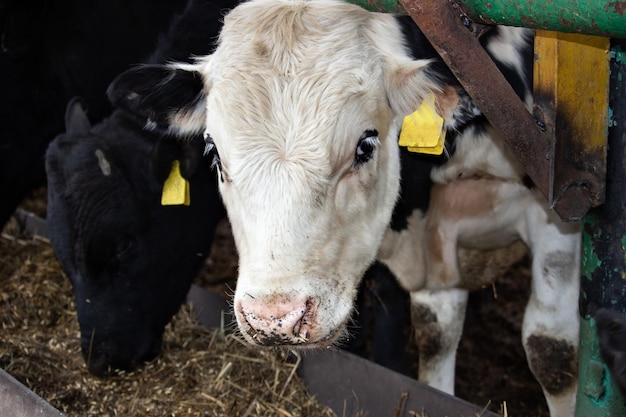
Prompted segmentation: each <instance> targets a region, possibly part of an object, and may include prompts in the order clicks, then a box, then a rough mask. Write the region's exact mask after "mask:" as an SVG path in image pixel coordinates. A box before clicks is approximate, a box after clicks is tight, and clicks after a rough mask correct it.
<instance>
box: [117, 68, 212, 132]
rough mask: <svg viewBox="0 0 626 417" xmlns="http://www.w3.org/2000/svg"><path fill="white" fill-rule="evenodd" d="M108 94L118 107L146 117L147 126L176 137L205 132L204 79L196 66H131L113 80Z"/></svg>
mask: <svg viewBox="0 0 626 417" xmlns="http://www.w3.org/2000/svg"><path fill="white" fill-rule="evenodd" d="M107 95H108V97H109V100H110V101H111V103H112V104H113V105H114V106H117V107H120V108H122V109H125V110H127V111H129V112H131V113H132V114H134V115H135V116H137V117H139V118H140V119H141V120H143V122H144V123H145V124H144V128H145V129H148V130H152V131H157V132H160V133H165V134H172V135H176V136H192V135H197V134H201V133H202V132H203V131H204V125H205V114H206V108H205V105H206V104H205V90H204V82H203V80H202V75H201V74H200V72H199V71H196V70H195V69H194V67H193V66H192V65H185V66H184V67H182V66H176V65H141V66H137V67H134V68H131V69H129V70H127V71H125V72H123V73H122V74H120V75H119V76H118V77H117V78H116V79H115V80H113V82H112V83H111V85H109V88H108V90H107Z"/></svg>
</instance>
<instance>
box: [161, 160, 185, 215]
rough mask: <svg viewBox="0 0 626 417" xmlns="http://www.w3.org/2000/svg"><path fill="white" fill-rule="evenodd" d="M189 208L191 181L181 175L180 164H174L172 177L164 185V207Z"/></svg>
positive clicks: (162, 198)
mask: <svg viewBox="0 0 626 417" xmlns="http://www.w3.org/2000/svg"><path fill="white" fill-rule="evenodd" d="M183 204H184V205H185V206H188V205H189V204H190V198H189V181H187V180H186V179H184V178H183V176H182V175H181V174H180V162H178V161H174V162H172V170H171V171H170V175H169V176H168V177H167V179H166V180H165V183H164V184H163V194H161V205H162V206H180V205H183Z"/></svg>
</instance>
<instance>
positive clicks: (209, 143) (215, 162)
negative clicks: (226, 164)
mask: <svg viewBox="0 0 626 417" xmlns="http://www.w3.org/2000/svg"><path fill="white" fill-rule="evenodd" d="M204 141H205V142H206V145H205V147H204V156H206V157H208V158H209V163H210V164H211V169H217V170H218V172H219V173H220V180H221V181H222V182H224V178H223V176H222V161H221V160H220V154H219V153H217V147H216V146H215V143H213V138H212V137H211V135H209V134H208V133H205V134H204Z"/></svg>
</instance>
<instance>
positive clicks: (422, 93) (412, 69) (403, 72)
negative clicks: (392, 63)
mask: <svg viewBox="0 0 626 417" xmlns="http://www.w3.org/2000/svg"><path fill="white" fill-rule="evenodd" d="M428 63H429V60H420V61H411V62H410V63H405V64H403V65H400V66H398V67H397V69H396V70H395V71H392V77H391V80H390V82H389V88H388V90H389V91H388V95H389V100H390V103H391V107H392V109H393V110H394V113H395V114H396V116H399V117H405V116H407V115H409V114H411V113H413V112H414V111H415V110H417V109H418V108H419V107H420V105H421V104H422V102H423V101H424V99H426V98H427V97H428V96H430V95H431V94H432V95H433V96H434V98H435V108H436V110H437V113H438V114H439V115H440V116H441V117H443V119H444V120H445V123H446V127H447V128H457V127H458V126H460V125H463V124H464V123H466V122H467V121H468V120H471V119H473V118H475V117H476V116H478V115H480V114H481V111H480V109H479V108H478V107H477V106H476V105H475V104H474V102H473V101H472V100H471V98H470V97H469V96H468V95H467V93H466V92H465V90H463V88H461V86H460V85H458V84H457V83H456V82H454V81H452V80H449V79H447V78H445V76H444V75H441V76H438V77H435V76H433V75H432V74H433V71H432V70H431V69H429V68H428V67H427V65H428ZM450 76H451V77H452V75H450Z"/></svg>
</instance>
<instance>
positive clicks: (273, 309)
mask: <svg viewBox="0 0 626 417" xmlns="http://www.w3.org/2000/svg"><path fill="white" fill-rule="evenodd" d="M316 305H317V304H316V302H315V300H314V299H313V298H311V297H307V298H304V299H302V298H301V299H300V300H297V299H296V300H294V298H293V297H291V296H288V295H285V294H280V295H273V296H271V297H256V298H246V299H244V300H242V301H240V302H239V304H238V306H237V308H236V312H237V313H238V314H239V315H240V319H241V320H240V321H239V323H240V325H241V326H242V330H243V331H244V334H246V335H248V336H249V339H248V340H249V341H251V342H253V343H255V344H259V345H265V346H269V345H275V346H278V345H303V344H308V343H310V338H311V337H312V334H313V333H314V329H313V327H312V326H314V324H313V323H315V312H316Z"/></svg>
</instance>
